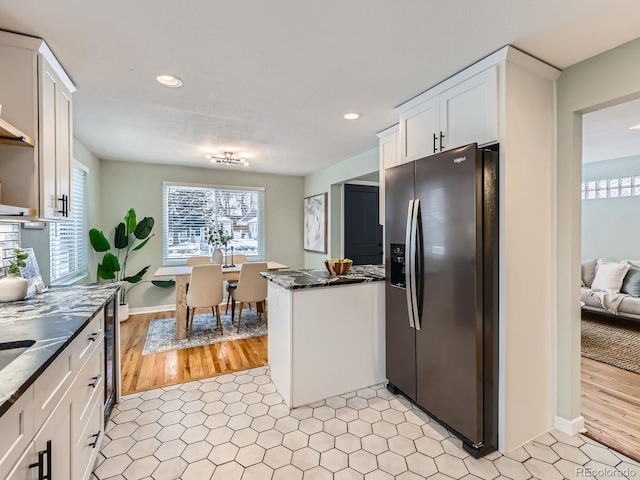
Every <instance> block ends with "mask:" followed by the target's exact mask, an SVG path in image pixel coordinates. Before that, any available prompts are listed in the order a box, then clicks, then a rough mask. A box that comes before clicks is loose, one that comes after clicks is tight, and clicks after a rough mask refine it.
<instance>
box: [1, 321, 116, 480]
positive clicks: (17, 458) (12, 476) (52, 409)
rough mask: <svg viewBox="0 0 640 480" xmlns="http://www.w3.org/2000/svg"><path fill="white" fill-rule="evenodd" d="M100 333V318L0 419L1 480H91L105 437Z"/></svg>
mask: <svg viewBox="0 0 640 480" xmlns="http://www.w3.org/2000/svg"><path fill="white" fill-rule="evenodd" d="M103 329H104V324H103V317H102V316H101V315H98V316H96V318H94V320H93V321H91V322H90V323H89V325H87V327H85V328H84V329H83V331H82V332H80V334H79V335H78V336H77V337H76V338H75V340H74V341H73V342H72V343H71V344H70V345H69V346H68V347H67V348H66V349H65V350H64V351H63V352H62V353H61V354H60V355H59V356H58V357H57V358H56V359H55V360H54V361H53V362H52V363H51V365H49V367H47V369H46V370H45V371H44V372H43V373H42V374H41V375H40V377H38V379H37V380H36V381H35V382H34V384H33V386H32V387H30V388H29V389H28V390H27V391H26V392H24V393H23V394H22V395H21V396H20V398H18V400H17V401H16V403H15V404H14V405H13V406H12V407H11V408H10V409H9V410H8V411H7V412H5V414H4V415H2V416H1V417H0V478H1V479H4V480H42V479H51V480H88V479H89V477H90V476H91V471H92V469H93V465H94V464H95V461H96V457H97V455H98V452H99V451H100V445H101V443H102V437H103V435H104V411H103V409H104V373H105V372H104V369H105V365H104V336H103V334H102V332H103Z"/></svg>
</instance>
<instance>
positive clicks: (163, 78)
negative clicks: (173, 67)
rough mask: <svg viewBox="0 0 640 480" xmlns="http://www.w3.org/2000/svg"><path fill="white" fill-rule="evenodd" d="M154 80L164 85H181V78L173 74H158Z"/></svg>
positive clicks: (173, 86)
mask: <svg viewBox="0 0 640 480" xmlns="http://www.w3.org/2000/svg"><path fill="white" fill-rule="evenodd" d="M156 81H157V82H158V83H160V84H161V85H164V86H165V87H172V88H178V87H181V86H182V80H180V79H179V78H178V77H176V76H175V75H164V74H163V75H158V76H156Z"/></svg>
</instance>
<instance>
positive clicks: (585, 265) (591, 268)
mask: <svg viewBox="0 0 640 480" xmlns="http://www.w3.org/2000/svg"><path fill="white" fill-rule="evenodd" d="M595 276H596V260H594V259H586V260H582V266H581V269H580V277H581V278H582V286H583V287H589V288H591V284H592V283H593V278H594V277H595Z"/></svg>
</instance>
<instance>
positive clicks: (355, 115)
mask: <svg viewBox="0 0 640 480" xmlns="http://www.w3.org/2000/svg"><path fill="white" fill-rule="evenodd" d="M359 118H360V114H359V113H355V112H353V113H345V114H344V119H345V120H357V119H359Z"/></svg>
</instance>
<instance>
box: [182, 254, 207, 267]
mask: <svg viewBox="0 0 640 480" xmlns="http://www.w3.org/2000/svg"><path fill="white" fill-rule="evenodd" d="M207 263H211V259H210V258H209V257H205V256H197V257H189V258H187V266H189V267H193V266H194V265H206V264H207Z"/></svg>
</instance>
